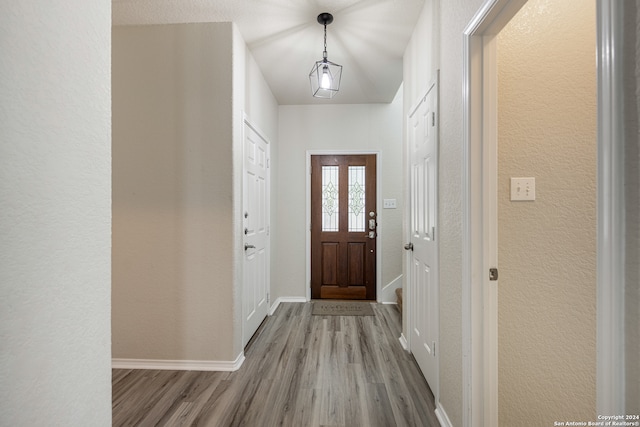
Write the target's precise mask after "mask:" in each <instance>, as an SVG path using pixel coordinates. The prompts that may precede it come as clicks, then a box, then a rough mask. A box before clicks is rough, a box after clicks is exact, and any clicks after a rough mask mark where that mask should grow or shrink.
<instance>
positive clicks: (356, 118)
mask: <svg viewBox="0 0 640 427" xmlns="http://www.w3.org/2000/svg"><path fill="white" fill-rule="evenodd" d="M337 96H339V95H337ZM401 114H402V96H401V93H400V92H399V95H398V96H396V99H395V100H394V102H393V103H391V104H367V105H336V104H327V105H291V106H289V105H287V106H280V140H279V150H278V151H279V159H278V176H277V204H278V212H277V216H275V217H274V221H273V222H274V224H275V226H276V227H277V230H278V241H277V244H276V246H275V248H276V249H275V250H276V252H277V254H278V261H277V263H276V264H275V267H274V270H275V271H274V272H273V273H272V291H273V296H274V298H278V297H303V298H304V297H306V292H307V289H308V287H309V284H308V283H305V282H306V265H307V260H306V257H305V254H306V237H307V231H308V225H307V224H306V210H305V209H306V197H307V194H306V191H307V189H306V174H307V171H306V152H307V150H336V151H346V150H372V151H379V152H380V157H379V163H378V169H379V176H380V180H379V182H378V194H379V198H380V199H396V200H397V206H398V208H397V209H383V210H381V211H379V212H378V219H379V224H380V229H379V230H380V238H381V239H382V243H381V250H382V254H381V256H382V265H381V266H380V269H381V275H382V283H381V284H382V286H383V287H384V286H387V285H389V284H392V285H391V286H393V287H397V286H399V281H396V282H394V280H395V279H396V278H398V277H399V276H400V275H401V274H402V212H403V210H402V204H403V190H402V116H401ZM387 291H389V290H387ZM385 294H386V293H385ZM392 294H393V292H390V295H389V298H390V299H391V300H392V301H395V296H392ZM379 296H380V295H379Z"/></svg>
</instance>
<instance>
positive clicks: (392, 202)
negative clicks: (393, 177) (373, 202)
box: [382, 199, 396, 209]
mask: <svg viewBox="0 0 640 427" xmlns="http://www.w3.org/2000/svg"><path fill="white" fill-rule="evenodd" d="M382 208H383V209H395V208H396V199H383V201H382Z"/></svg>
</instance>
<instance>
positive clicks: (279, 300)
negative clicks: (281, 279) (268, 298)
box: [269, 297, 307, 316]
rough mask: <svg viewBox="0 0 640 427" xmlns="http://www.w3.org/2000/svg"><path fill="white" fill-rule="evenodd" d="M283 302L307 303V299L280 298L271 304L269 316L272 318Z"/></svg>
mask: <svg viewBox="0 0 640 427" xmlns="http://www.w3.org/2000/svg"><path fill="white" fill-rule="evenodd" d="M282 302H307V299H306V298H305V297H280V298H278V299H276V300H275V301H274V302H273V304H271V307H270V308H269V316H272V315H273V313H275V312H276V309H277V308H278V306H279V305H280V303H282Z"/></svg>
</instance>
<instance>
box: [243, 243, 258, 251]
mask: <svg viewBox="0 0 640 427" xmlns="http://www.w3.org/2000/svg"><path fill="white" fill-rule="evenodd" d="M255 248H256V247H255V246H253V245H249V244H247V243H245V244H244V250H245V251H246V250H247V249H255Z"/></svg>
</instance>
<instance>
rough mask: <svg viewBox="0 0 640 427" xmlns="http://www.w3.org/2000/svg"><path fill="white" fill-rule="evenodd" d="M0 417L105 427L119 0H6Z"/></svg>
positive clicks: (1, 44)
mask: <svg viewBox="0 0 640 427" xmlns="http://www.w3.org/2000/svg"><path fill="white" fill-rule="evenodd" d="M0 52H2V60H0V100H1V101H0V342H1V343H0V424H2V425H3V426H88V425H91V426H110V425H111V360H110V359H111V354H110V353H111V345H110V338H111V337H110V325H109V319H110V280H111V272H110V247H111V235H110V232H111V203H110V200H111V163H110V162H111V123H110V117H111V111H110V107H111V89H110V52H111V2H110V1H106V0H99V1H92V2H85V1H76V0H65V1H61V0H52V1H47V2H41V1H32V0H24V1H19V2H18V1H3V2H0Z"/></svg>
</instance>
